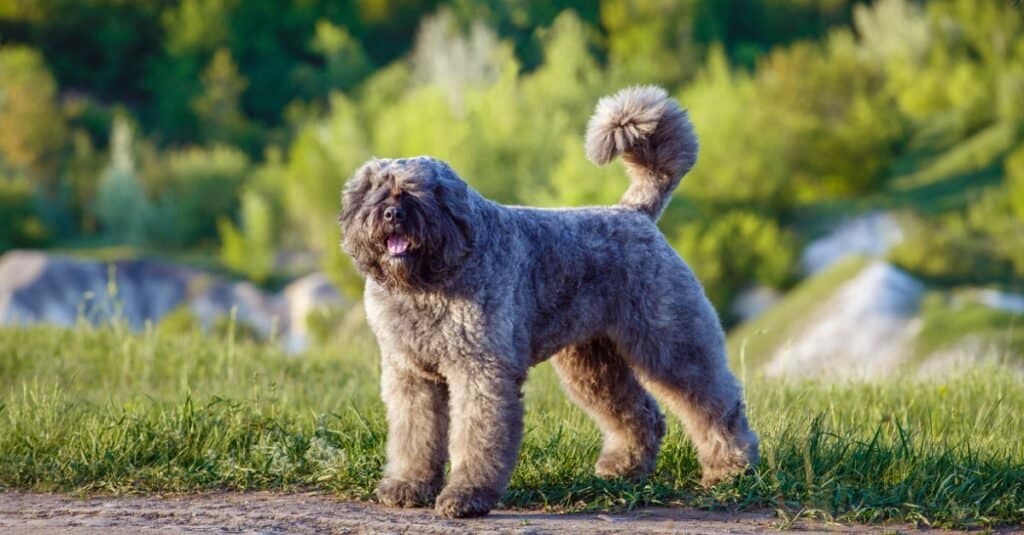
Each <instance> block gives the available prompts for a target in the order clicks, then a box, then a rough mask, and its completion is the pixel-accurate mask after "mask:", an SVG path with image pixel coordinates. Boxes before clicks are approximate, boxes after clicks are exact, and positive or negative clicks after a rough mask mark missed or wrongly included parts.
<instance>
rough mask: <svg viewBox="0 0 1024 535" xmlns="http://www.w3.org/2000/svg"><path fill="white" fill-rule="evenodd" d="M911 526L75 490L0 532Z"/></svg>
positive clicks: (39, 498) (17, 507)
mask: <svg viewBox="0 0 1024 535" xmlns="http://www.w3.org/2000/svg"><path fill="white" fill-rule="evenodd" d="M780 529H793V530H798V531H802V532H814V533H818V532H828V533H836V532H840V533H843V532H847V533H852V532H855V533H901V532H902V533H906V532H913V531H919V530H916V529H914V528H912V527H910V526H843V525H836V524H823V523H817V522H809V521H800V522H797V523H795V524H792V525H790V524H784V523H782V522H781V521H779V520H778V519H777V518H776V517H775V516H774V515H773V513H771V512H769V511H763V512H739V513H726V512H710V511H702V510H695V509H687V508H669V507H657V508H647V509H643V510H639V511H633V512H628V513H620V515H605V513H586V515H584V513H581V515H558V513H549V512H541V511H519V510H498V511H494V512H493V513H492V515H490V516H488V517H486V518H483V519H473V520H459V521H445V520H441V519H438V518H436V517H434V515H433V513H432V511H430V510H429V509H389V508H385V507H381V506H380V505H377V504H374V503H366V502H347V501H341V500H338V499H337V498H334V497H332V496H327V495H323V494H311V493H307V494H271V493H265V492H258V493H217V494H203V495H189V496H172V497H159V496H158V497H92V498H85V499H80V498H74V497H68V496H60V495H48V494H31V493H19V492H13V493H2V494H0V533H3V534H5V535H23V534H37V533H76V534H103V535H121V534H129V533H133V534H134V533H145V534H151V533H153V534H164V533H270V534H273V533H300V534H302V533H345V534H347V533H374V534H378V533H381V534H384V533H417V534H419V533H425V534H444V535H452V534H456V533H518V534H535V533H537V534H540V533H552V534H569V533H572V534H575V533H627V534H630V535H635V534H644V533H710V534H718V533H760V532H765V531H778V530H780Z"/></svg>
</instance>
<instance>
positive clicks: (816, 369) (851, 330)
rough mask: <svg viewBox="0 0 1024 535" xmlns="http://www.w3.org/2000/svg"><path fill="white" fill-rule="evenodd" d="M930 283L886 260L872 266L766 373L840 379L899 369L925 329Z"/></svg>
mask: <svg viewBox="0 0 1024 535" xmlns="http://www.w3.org/2000/svg"><path fill="white" fill-rule="evenodd" d="M924 290H925V287H924V285H923V284H922V283H921V282H919V281H917V280H916V279H914V278H913V277H911V276H910V275H908V274H906V273H904V272H903V271H900V270H899V269H897V268H895V267H893V266H891V265H889V264H887V263H885V262H882V261H875V262H873V263H871V264H870V265H868V266H866V267H865V268H864V269H863V270H862V271H861V272H860V273H859V274H857V275H856V276H854V277H853V278H852V279H850V280H849V281H847V282H845V283H844V284H843V285H842V286H840V287H839V288H838V290H837V291H836V292H835V293H834V294H833V295H832V296H831V297H829V298H828V299H827V300H826V301H825V302H823V303H821V304H820V305H818V307H817V308H816V309H815V310H813V311H811V312H810V313H808V314H807V315H806V316H805V317H806V318H808V319H807V324H806V325H803V326H801V327H799V328H797V329H796V330H795V331H794V332H795V334H794V336H793V338H792V339H791V340H790V341H788V342H787V343H786V344H784V345H783V346H782V347H781V348H779V349H778V350H777V351H776V353H775V354H774V355H773V357H772V359H771V361H770V362H769V363H768V364H767V365H766V366H765V368H764V372H765V374H766V375H770V376H790V377H805V378H813V379H819V380H823V381H836V380H844V379H872V378H877V377H881V376H884V375H887V374H890V373H892V372H894V371H896V370H897V369H898V368H899V366H900V365H901V363H902V362H903V361H904V360H905V359H906V358H908V357H909V356H910V355H911V354H912V350H911V347H912V342H913V339H914V337H915V336H916V335H917V332H918V331H919V330H920V320H918V319H917V310H918V308H919V306H920V302H921V298H922V297H923V295H924Z"/></svg>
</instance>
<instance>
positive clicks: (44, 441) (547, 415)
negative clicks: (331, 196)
mask: <svg viewBox="0 0 1024 535" xmlns="http://www.w3.org/2000/svg"><path fill="white" fill-rule="evenodd" d="M746 387H747V396H748V401H749V405H750V411H751V418H752V421H753V425H754V426H755V428H756V429H757V431H758V432H759V433H760V434H761V437H762V440H763V447H762V456H763V460H762V464H761V466H760V468H759V469H758V470H757V472H756V473H755V474H752V475H749V476H744V477H742V478H740V479H739V480H737V481H735V482H731V483H726V484H722V485H719V486H718V487H716V488H714V489H711V490H703V489H701V488H700V487H699V485H698V477H699V468H698V464H697V462H696V459H695V456H694V452H693V449H692V448H691V446H690V445H689V443H688V442H687V441H686V439H685V437H684V435H683V433H682V432H681V430H680V428H679V426H678V425H677V423H676V422H675V421H674V420H672V424H671V425H670V430H669V434H668V436H667V437H666V439H665V442H664V446H663V448H662V454H661V457H660V459H659V463H658V468H657V472H656V475H655V476H654V477H652V478H651V479H649V480H647V481H645V482H641V483H630V482H625V481H610V482H609V481H603V480H600V479H597V478H595V477H594V476H593V475H592V470H591V467H592V464H593V462H594V461H595V459H596V456H597V453H598V451H599V448H600V437H599V435H598V432H597V430H596V428H595V427H594V426H593V424H591V423H590V422H589V421H588V420H587V418H586V417H585V416H584V415H583V414H582V413H581V412H580V411H579V410H578V409H576V408H575V407H573V406H572V405H571V404H570V403H568V402H567V401H566V400H565V397H564V395H563V394H562V393H561V392H560V391H559V389H558V386H557V379H556V378H555V377H554V374H553V373H552V371H551V370H550V368H549V367H548V366H547V365H542V366H540V367H538V368H537V369H535V370H534V371H533V372H532V374H531V378H530V380H529V381H528V385H527V393H526V400H527V401H526V404H527V418H526V420H527V421H526V428H527V432H526V439H525V442H524V444H523V447H522V450H521V453H520V462H519V465H518V467H517V469H516V472H515V475H514V477H513V481H512V484H511V487H510V489H509V491H508V493H507V495H506V496H505V499H504V501H505V503H506V505H508V506H515V507H540V506H547V507H553V508H559V509H566V510H581V509H605V508H629V507H635V506H640V505H645V504H687V505H693V506H699V507H709V508H772V509H777V510H778V511H780V513H781V514H783V515H785V516H787V517H792V516H794V515H798V514H799V515H812V516H817V517H823V518H828V519H835V520H841V521H870V522H876V521H886V520H903V521H912V522H920V523H924V524H930V525H943V526H956V527H965V526H975V525H983V526H988V525H999V524H1005V523H1020V522H1022V521H1024V443H1022V441H1021V436H1022V435H1024V421H1022V417H1021V415H1022V414H1024V388H1022V387H1024V380H1022V379H1021V377H1020V376H1018V375H1015V374H1011V373H1003V372H1002V371H1001V370H999V369H997V368H985V369H977V370H974V371H971V372H967V373H962V374H958V375H956V376H953V377H950V378H949V379H948V380H947V381H945V382H942V383H914V382H909V381H904V380H900V379H898V378H894V379H892V380H889V381H887V382H884V383H881V384H873V385H846V386H819V385H814V384H795V383H785V382H780V381H773V380H767V379H762V378H758V377H754V378H751V379H750V380H749V382H748V384H747V385H746ZM384 429H385V427H384V421H383V409H382V407H381V404H380V402H379V400H378V398H377V365H376V355H375V350H374V349H373V344H372V341H371V340H369V339H368V338H365V337H357V338H356V339H355V340H353V341H352V343H351V344H350V346H349V347H345V348H335V349H328V350H321V351H314V352H312V353H310V354H308V355H305V356H303V357H300V358H296V357H291V356H288V355H285V354H283V353H281V352H279V351H278V350H276V349H275V348H273V347H270V346H267V345H255V344H252V343H249V342H244V343H243V342H237V341H235V340H233V339H232V337H231V335H230V332H229V334H228V336H227V337H225V338H217V339H215V338H206V337H202V336H200V335H194V336H168V335H163V334H160V333H157V332H147V333H143V334H141V335H131V334H129V333H126V332H124V331H123V330H121V329H120V328H118V327H116V326H115V327H105V328H91V327H79V328H73V329H51V328H44V327H36V328H28V329H2V330H0V488H6V489H34V490H45V491H65V492H95V491H101V492H113V493H142V492H154V491H160V492H192V491H199V490H208V489H239V490H244V489H273V490H288V489H296V488H310V487H312V488H317V489H323V490H327V491H330V492H333V493H336V494H338V495H339V496H342V497H347V498H358V499H366V498H369V497H370V496H371V492H372V489H373V485H374V483H375V481H376V479H377V477H378V476H379V473H380V469H381V465H382V462H383V451H382V445H383V441H384V437H385V432H384Z"/></svg>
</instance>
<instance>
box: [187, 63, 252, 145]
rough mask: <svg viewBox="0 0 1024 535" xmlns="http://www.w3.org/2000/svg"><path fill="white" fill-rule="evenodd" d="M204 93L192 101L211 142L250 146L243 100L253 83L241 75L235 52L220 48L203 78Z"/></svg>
mask: <svg viewBox="0 0 1024 535" xmlns="http://www.w3.org/2000/svg"><path fill="white" fill-rule="evenodd" d="M200 80H202V82H203V92H202V94H200V95H199V96H197V97H196V98H195V99H194V100H193V101H192V109H193V110H194V111H195V114H196V119H198V120H199V124H200V125H201V130H202V132H201V137H202V139H203V140H204V141H205V142H207V143H234V144H241V145H245V144H246V141H247V139H246V137H247V136H248V134H249V131H250V130H251V127H250V126H249V124H248V120H247V119H246V118H245V115H244V114H243V113H242V109H241V101H240V97H241V96H242V92H243V91H245V88H246V86H248V85H249V82H248V81H247V80H246V79H245V78H243V77H242V76H240V75H239V74H238V67H237V66H236V65H235V62H234V60H232V59H231V52H230V51H229V50H227V49H224V48H220V49H218V50H217V52H216V53H214V55H213V59H211V60H210V64H209V65H208V66H207V67H206V69H204V70H203V72H202V74H201V75H200Z"/></svg>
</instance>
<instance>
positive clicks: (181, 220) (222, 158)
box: [145, 146, 250, 247]
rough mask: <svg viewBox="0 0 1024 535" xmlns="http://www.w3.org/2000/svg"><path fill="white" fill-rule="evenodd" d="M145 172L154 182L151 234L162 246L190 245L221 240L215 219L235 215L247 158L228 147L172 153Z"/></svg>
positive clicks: (248, 170) (246, 169)
mask: <svg viewBox="0 0 1024 535" xmlns="http://www.w3.org/2000/svg"><path fill="white" fill-rule="evenodd" d="M158 165H160V166H162V167H163V169H159V168H155V169H149V170H147V172H146V173H145V174H146V175H147V176H148V177H150V178H151V180H152V181H153V182H154V185H153V187H154V189H155V190H156V192H155V193H156V196H157V197H158V198H159V201H158V205H157V207H156V208H157V213H158V217H156V218H155V219H154V221H153V227H152V236H153V238H154V239H155V240H156V241H158V242H160V243H162V244H164V245H172V246H178V247H190V246H197V245H203V244H209V243H212V242H214V241H215V240H216V238H217V236H218V229H217V221H218V220H219V219H220V218H223V217H231V216H232V215H234V213H235V211H236V209H237V208H238V204H239V193H240V190H241V187H242V184H243V182H244V180H245V178H246V176H247V175H248V173H249V172H250V164H249V158H248V156H246V155H245V153H243V152H242V151H240V150H238V149H236V148H232V147H225V146H214V147H213V148H208V149H207V148H190V149H184V150H180V151H175V152H171V153H170V154H168V155H167V156H166V157H165V158H163V159H162V160H161V161H159V163H158Z"/></svg>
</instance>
